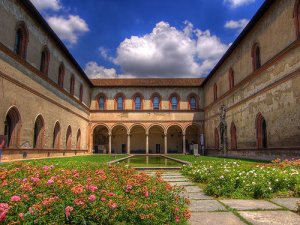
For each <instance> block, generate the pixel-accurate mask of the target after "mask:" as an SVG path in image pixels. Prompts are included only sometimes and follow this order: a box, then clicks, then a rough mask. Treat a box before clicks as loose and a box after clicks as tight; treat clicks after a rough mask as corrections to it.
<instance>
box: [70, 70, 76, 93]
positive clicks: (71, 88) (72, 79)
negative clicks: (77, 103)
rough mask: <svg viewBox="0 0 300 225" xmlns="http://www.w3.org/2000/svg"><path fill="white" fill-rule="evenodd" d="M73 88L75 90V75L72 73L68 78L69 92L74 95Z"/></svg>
mask: <svg viewBox="0 0 300 225" xmlns="http://www.w3.org/2000/svg"><path fill="white" fill-rule="evenodd" d="M74 90H75V77H74V74H72V76H71V79H70V94H71V95H74Z"/></svg>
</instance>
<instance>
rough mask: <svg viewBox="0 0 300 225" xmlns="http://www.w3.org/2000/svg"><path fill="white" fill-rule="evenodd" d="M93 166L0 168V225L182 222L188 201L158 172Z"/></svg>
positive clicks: (187, 213)
mask: <svg viewBox="0 0 300 225" xmlns="http://www.w3.org/2000/svg"><path fill="white" fill-rule="evenodd" d="M98 167H99V165H97V166H92V165H89V164H84V163H82V165H81V166H77V165H70V167H69V168H71V169H69V168H59V167H58V166H55V167H54V166H45V165H42V166H33V165H31V164H30V163H28V164H27V163H14V164H10V165H9V166H7V167H0V178H1V179H0V223H3V224H11V225H12V224H32V223H34V224H106V225H110V224H139V225H147V224H149V225H155V224H157V225H160V224H187V219H188V218H189V217H190V212H189V211H188V209H187V204H188V200H187V199H184V198H182V197H180V192H181V191H182V190H181V189H179V188H176V187H172V186H170V185H169V184H168V183H166V182H164V181H163V180H162V178H161V177H160V174H157V176H156V177H149V176H148V175H146V174H144V173H137V172H136V171H135V170H133V169H128V168H126V167H124V166H122V165H117V166H102V168H101V169H99V168H98ZM75 168H77V169H75Z"/></svg>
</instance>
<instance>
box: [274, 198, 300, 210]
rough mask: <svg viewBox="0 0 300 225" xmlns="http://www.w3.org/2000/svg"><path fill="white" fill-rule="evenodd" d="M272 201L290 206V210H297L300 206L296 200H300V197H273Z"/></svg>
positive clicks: (286, 206)
mask: <svg viewBox="0 0 300 225" xmlns="http://www.w3.org/2000/svg"><path fill="white" fill-rule="evenodd" d="M271 201H272V202H275V203H276V204H278V205H281V206H283V207H285V208H288V209H289V210H292V211H297V210H298V206H297V204H296V202H300V198H273V199H271Z"/></svg>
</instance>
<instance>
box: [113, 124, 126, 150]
mask: <svg viewBox="0 0 300 225" xmlns="http://www.w3.org/2000/svg"><path fill="white" fill-rule="evenodd" d="M126 152H127V129H126V127H125V126H123V125H116V126H115V127H113V129H112V153H115V154H125V153H126Z"/></svg>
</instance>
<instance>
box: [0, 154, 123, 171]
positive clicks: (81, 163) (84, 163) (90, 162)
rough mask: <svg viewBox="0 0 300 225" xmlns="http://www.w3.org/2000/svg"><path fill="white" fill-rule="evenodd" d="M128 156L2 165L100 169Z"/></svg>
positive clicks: (101, 156) (62, 158)
mask: <svg viewBox="0 0 300 225" xmlns="http://www.w3.org/2000/svg"><path fill="white" fill-rule="evenodd" d="M126 156H127V155H125V154H124V155H86V156H74V157H60V158H47V159H34V160H26V161H18V162H11V163H3V164H1V165H2V166H3V167H15V166H16V165H19V164H30V165H31V166H34V167H38V166H44V165H47V166H50V165H54V166H56V167H59V168H68V169H80V168H82V169H84V168H87V167H89V168H91V167H98V166H101V165H103V164H104V163H106V162H109V161H112V160H116V159H120V158H124V157H126Z"/></svg>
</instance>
